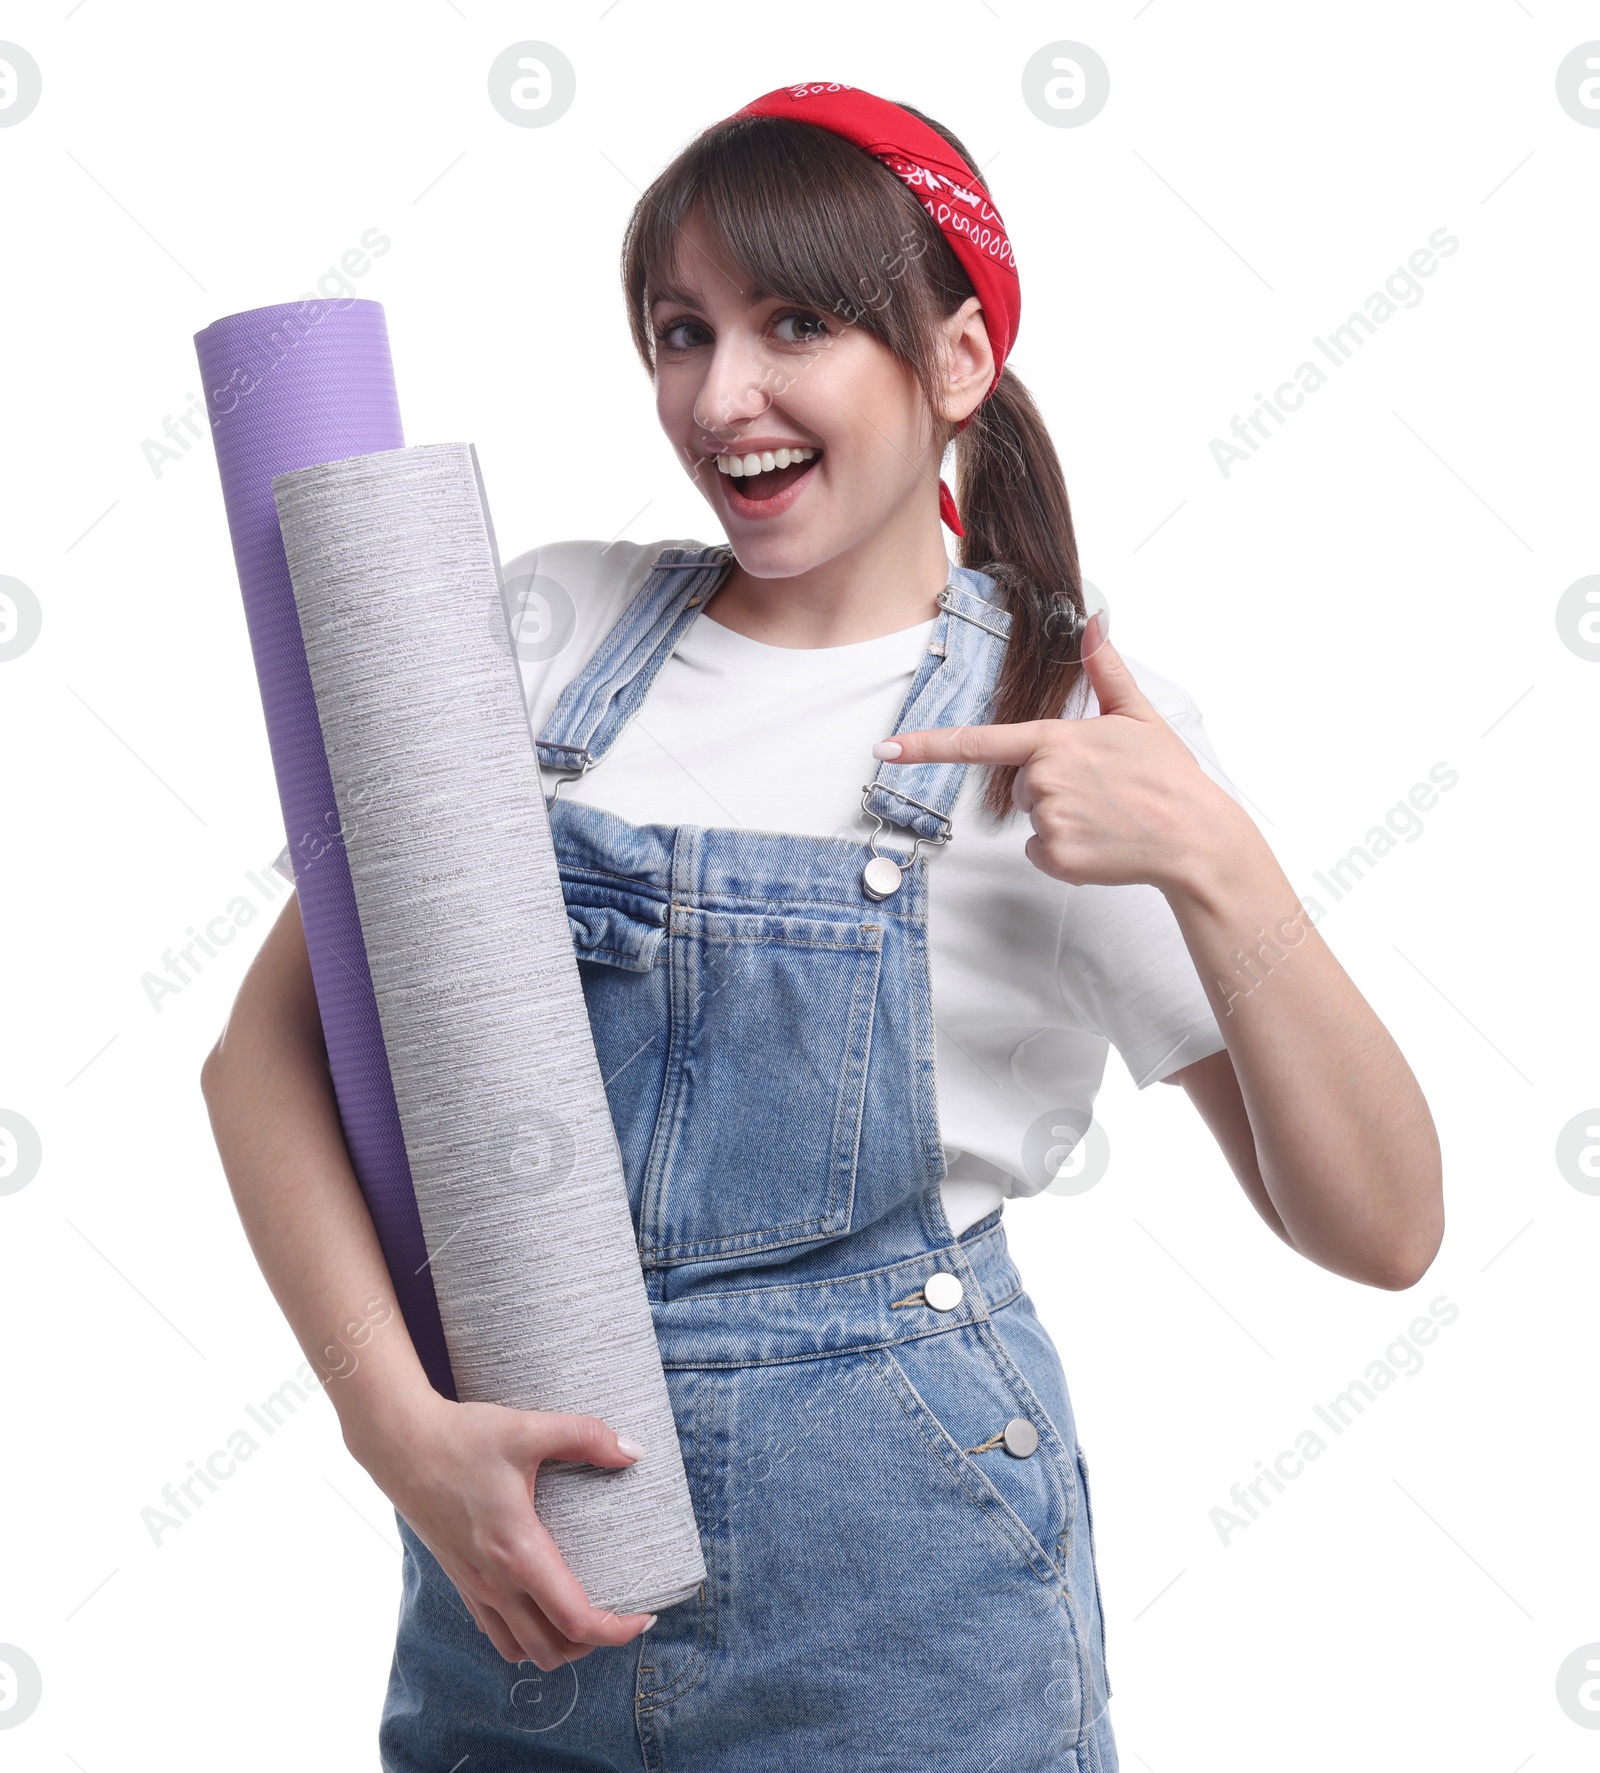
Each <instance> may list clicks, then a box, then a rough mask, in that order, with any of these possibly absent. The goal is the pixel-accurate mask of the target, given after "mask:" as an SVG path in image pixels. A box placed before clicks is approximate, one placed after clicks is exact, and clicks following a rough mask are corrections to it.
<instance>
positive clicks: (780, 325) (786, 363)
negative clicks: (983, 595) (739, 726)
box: [650, 215, 941, 578]
mask: <svg viewBox="0 0 1600 1773" xmlns="http://www.w3.org/2000/svg"><path fill="white" fill-rule="evenodd" d="M680 236H681V241H682V246H681V250H680V252H679V255H678V263H677V266H676V271H675V275H674V276H673V278H672V279H671V282H670V286H669V287H668V288H667V289H666V290H665V291H663V292H661V293H659V294H658V295H657V298H656V300H655V302H654V304H653V306H652V308H651V313H650V319H651V324H652V326H653V329H654V331H655V334H656V412H657V414H658V416H659V418H660V421H661V427H662V429H663V430H664V431H665V432H666V434H667V437H668V438H669V439H670V440H671V442H672V444H673V447H674V448H675V449H676V450H677V451H678V454H679V457H680V459H681V460H682V461H683V463H684V466H685V467H686V468H687V469H688V471H689V474H690V476H691V477H692V478H693V479H694V481H695V483H696V485H697V486H698V487H699V488H700V491H701V493H702V494H703V495H704V497H705V498H706V500H707V502H708V503H709V504H710V505H711V507H712V509H713V510H714V511H715V512H716V513H717V515H718V517H720V518H721V520H722V523H723V526H724V529H725V531H726V534H727V537H728V540H729V542H731V543H732V545H733V549H734V552H735V554H736V555H737V556H738V559H739V564H740V565H741V566H742V567H743V568H744V570H745V571H746V572H748V573H750V574H751V575H752V576H754V577H756V578H789V577H793V576H795V575H797V574H800V573H803V572H806V571H808V570H809V569H811V568H813V567H816V566H820V565H822V564H823V563H824V562H825V561H828V560H831V559H833V558H834V557H835V556H837V555H839V554H842V553H845V552H846V551H848V550H849V549H851V548H853V547H855V546H858V545H859V544H861V543H862V542H864V541H867V540H868V539H870V538H873V537H875V536H878V535H880V534H881V533H882V532H883V531H884V529H885V527H886V526H888V527H889V528H896V527H899V525H900V524H902V523H906V522H915V523H919V524H924V525H927V524H934V525H936V524H937V522H938V498H939V490H938V489H939V457H940V453H941V452H940V447H939V440H938V438H937V436H936V434H935V431H934V427H933V420H932V415H931V414H930V413H929V411H928V407H927V403H926V401H925V400H924V398H923V395H922V390H921V388H920V386H919V384H918V382H917V379H916V377H915V375H914V374H913V373H912V371H911V370H910V369H909V368H908V367H907V366H906V365H905V364H903V363H902V362H901V361H900V359H899V358H897V357H896V356H895V355H894V353H893V352H891V351H890V350H889V349H888V348H887V347H886V346H884V345H882V344H880V343H879V342H878V340H876V339H875V338H873V337H872V336H871V335H870V334H869V333H868V332H867V331H866V329H865V328H864V327H862V326H860V325H854V326H852V325H848V324H846V323H845V322H844V321H843V320H842V319H841V318H840V317H839V316H837V315H833V314H824V313H818V312H815V311H813V310H810V309H806V308H801V307H797V306H796V305H795V304H794V303H792V302H789V301H786V300H785V299H784V298H783V297H781V296H776V295H771V294H768V293H767V292H766V291H763V290H758V289H751V288H750V287H749V279H748V277H747V276H746V274H745V273H744V272H743V271H742V270H741V268H740V267H739V266H737V265H735V264H733V263H732V262H731V261H729V260H728V259H726V258H724V257H723V256H722V254H721V253H720V252H719V251H718V250H717V249H716V248H715V247H714V246H713V244H712V242H711V240H710V238H709V236H708V235H707V234H706V233H705V231H704V229H703V227H702V225H701V223H700V220H699V217H698V215H696V216H692V217H691V218H690V220H689V221H688V222H687V223H686V224H685V226H684V227H683V228H682V229H681V230H680ZM783 450H788V451H789V452H790V454H789V457H788V465H787V466H784V465H782V464H783V463H784V461H785V457H784V456H783V455H782V454H781V453H779V452H781V451H783ZM797 451H798V452H801V453H800V454H799V455H798V456H797V455H796V453H795V452H797ZM806 452H809V453H806ZM735 462H737V464H738V468H739V471H738V472H729V470H730V469H732V468H733V467H734V464H735ZM924 507H925V510H924Z"/></svg>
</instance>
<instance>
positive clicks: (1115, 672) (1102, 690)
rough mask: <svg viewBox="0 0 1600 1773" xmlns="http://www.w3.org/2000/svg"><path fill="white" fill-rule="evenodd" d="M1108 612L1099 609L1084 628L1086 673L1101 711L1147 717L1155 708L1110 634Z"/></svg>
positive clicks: (1145, 718)
mask: <svg viewBox="0 0 1600 1773" xmlns="http://www.w3.org/2000/svg"><path fill="white" fill-rule="evenodd" d="M1107 626H1108V622H1107V617H1106V612H1105V611H1104V610H1103V609H1098V610H1096V611H1095V612H1094V614H1093V615H1092V616H1091V617H1090V618H1089V620H1088V622H1087V624H1086V625H1085V627H1084V630H1083V642H1082V649H1081V654H1080V656H1081V657H1082V659H1083V669H1084V674H1085V675H1086V676H1087V677H1088V679H1089V687H1090V688H1091V689H1092V690H1093V691H1094V699H1095V701H1096V702H1098V703H1099V705H1100V712H1101V713H1102V714H1122V715H1125V716H1127V717H1128V718H1130V719H1133V720H1147V719H1149V718H1150V717H1151V716H1152V715H1153V714H1154V713H1155V710H1154V709H1153V708H1152V707H1151V705H1150V702H1149V700H1148V698H1147V697H1146V696H1145V693H1144V691H1143V690H1141V689H1140V688H1139V686H1138V684H1137V683H1136V682H1135V681H1134V677H1133V673H1132V672H1131V671H1130V670H1129V669H1128V666H1127V663H1126V661H1125V660H1124V659H1123V657H1122V654H1121V653H1119V652H1118V651H1117V649H1116V648H1115V647H1114V646H1113V645H1112V644H1111V642H1110V640H1109V639H1108V638H1107V634H1106V630H1107Z"/></svg>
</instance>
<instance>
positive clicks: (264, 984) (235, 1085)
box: [201, 916, 437, 1448]
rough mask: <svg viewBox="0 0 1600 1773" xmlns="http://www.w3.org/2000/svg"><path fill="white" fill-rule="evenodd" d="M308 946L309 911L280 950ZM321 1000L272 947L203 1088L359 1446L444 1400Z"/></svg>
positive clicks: (241, 1187) (299, 1330) (246, 989)
mask: <svg viewBox="0 0 1600 1773" xmlns="http://www.w3.org/2000/svg"><path fill="white" fill-rule="evenodd" d="M296 938H297V939H298V940H299V941H300V942H301V943H302V944H303V936H300V932H299V921H298V917H297V916H296V917H295V918H294V922H293V929H292V930H289V931H285V930H283V929H282V928H281V927H280V928H279V929H275V930H274V932H273V934H272V935H271V936H269V938H268V943H269V944H273V943H278V944H282V943H284V942H288V941H291V940H292V939H296ZM302 952H303V949H302ZM304 976H305V977H306V978H307V979H308V978H309V969H307V971H306V973H305V975H304ZM308 995H309V992H308V989H307V991H301V990H297V989H295V985H294V979H293V976H292V975H291V976H290V977H288V978H286V977H285V974H284V968H283V966H282V964H281V955H280V956H278V957H277V964H274V957H273V956H270V955H269V954H268V952H267V948H266V947H264V948H263V954H262V956H260V957H258V960H257V963H256V965H255V966H253V967H252V968H251V971H250V973H249V974H247V975H246V978H245V980H244V983H243V985H242V986H241V988H240V991H239V996H238V999H237V1001H236V1002H235V1004H234V1007H233V1010H232V1013H231V1014H230V1016H229V1020H228V1024H227V1027H226V1028H225V1029H224V1031H223V1034H222V1037H221V1038H220V1039H219V1041H218V1042H217V1045H216V1047H215V1048H214V1049H213V1051H212V1053H211V1055H210V1057H209V1058H208V1059H207V1061H206V1064H205V1067H204V1068H203V1070H202V1074H201V1087H202V1090H203V1092H204V1094H205V1099H206V1106H207V1109H208V1111H209V1113H210V1116H211V1125H212V1131H213V1134H214V1136H215V1138H216V1142H217V1149H218V1152H219V1153H220V1155H221V1159H222V1167H223V1171H224V1173H225V1174H226V1176H227V1179H228V1185H229V1187H230V1189H231V1190H232V1193H233V1198H234V1202H235V1205H236V1206H237V1208H238V1211H239V1217H240V1219H241V1221H242V1222H243V1225H244V1229H245V1234H246V1236H247V1237H248V1239H249V1241H250V1247H251V1249H252V1250H253V1251H254V1253H255V1257H256V1260H257V1262H258V1263H259V1264H260V1267H261V1272H262V1274H263V1275H264V1276H265V1278H266V1281H267V1284H268V1286H269V1287H270V1288H271V1289H272V1293H273V1296H274V1297H275V1298H276V1300H277V1302H278V1305H279V1307H280V1308H281V1309H282V1311H283V1314H284V1316H285V1317H286V1318H287V1319H288V1321H289V1325H290V1327H291V1329H292V1330H293V1331H294V1334H295V1337H296V1340H297V1341H298V1342H299V1344H300V1346H301V1348H302V1349H303V1350H304V1351H305V1354H306V1357H307V1359H308V1360H310V1362H311V1363H312V1365H313V1366H314V1367H315V1368H316V1370H317V1373H318V1375H319V1377H321V1378H322V1380H323V1381H324V1385H325V1389H326V1391H327V1395H328V1397H329V1399H330V1401H331V1402H332V1404H333V1406H334V1409H335V1410H336V1411H337V1413H338V1415H339V1419H340V1425H341V1427H342V1429H343V1431H344V1436H345V1440H346V1442H347V1444H349V1445H351V1446H352V1448H357V1447H365V1446H368V1445H372V1444H375V1443H377V1442H379V1441H382V1440H385V1439H393V1438H394V1436H395V1433H396V1432H397V1424H398V1422H399V1420H400V1419H401V1418H403V1417H404V1415H405V1413H406V1411H407V1410H408V1409H409V1408H415V1407H419V1406H421V1405H423V1404H424V1403H425V1402H426V1400H427V1399H428V1398H434V1397H436V1396H437V1394H436V1393H434V1392H433V1391H432V1387H431V1385H430V1384H429V1381H428V1378H427V1375H426V1374H425V1373H424V1371H423V1369H422V1364H421V1362H420V1361H419V1360H418V1358H417V1354H416V1350H415V1348H414V1347H413V1345H412V1342H411V1338H410V1335H409V1334H408V1332H407V1330H406V1326H405V1320H404V1318H403V1317H402V1316H401V1313H400V1309H399V1305H398V1302H397V1300H396V1298H395V1292H394V1286H393V1283H392V1281H391V1280H390V1277H389V1271H388V1267H387V1265H386V1263H385V1261H384V1257H383V1252H382V1249H381V1247H380V1246H379V1243H378V1238H377V1233H376V1231H375V1230H374V1229H373V1224H372V1219H371V1216H370V1214H369V1213H368V1211H367V1206H366V1202H365V1201H364V1199H363V1198H362V1195H361V1190H360V1186H359V1184H358V1183H357V1181H356V1177H355V1172H354V1170H353V1169H352V1168H351V1165H350V1158H349V1154H348V1151H347V1149H346V1147H345V1143H344V1137H343V1133H342V1131H341V1128H340V1124H339V1116H338V1109H337V1106H336V1102H335V1098H334V1093H333V1085H332V1080H331V1078H330V1077H329V1074H328V1067H327V1058H326V1053H325V1051H324V1048H323V1044H322V1038H321V1028H320V1023H319V1022H318V1021H317V1020H316V1017H315V1000H314V997H310V998H309V1002H308V1001H307V997H308Z"/></svg>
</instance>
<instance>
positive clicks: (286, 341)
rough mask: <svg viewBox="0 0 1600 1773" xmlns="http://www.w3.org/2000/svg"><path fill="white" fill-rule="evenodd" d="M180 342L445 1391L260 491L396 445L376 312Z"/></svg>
mask: <svg viewBox="0 0 1600 1773" xmlns="http://www.w3.org/2000/svg"><path fill="white" fill-rule="evenodd" d="M194 342H195V349H196V351H197V352H198V353H199V357H200V373H201V375H202V376H203V377H204V378H205V389H206V394H205V398H206V403H207V407H208V410H209V411H210V414H211V437H212V441H213V442H214V443H215V445H216V450H217V466H218V469H219V470H220V472H221V476H222V498H223V503H224V504H225V506H226V507H227V513H228V528H229V529H230V531H231V532H232V534H233V557H234V561H235V563H236V564H237V566H238V570H239V587H240V589H241V590H242V591H243V593H244V610H245V620H246V623H247V624H248V627H249V630H250V646H251V650H252V651H253V652H254V654H255V665H256V676H257V678H258V679H259V681H260V685H261V704H262V708H263V709H264V710H265V713H266V719H267V738H268V741H269V743H270V745H271V749H272V764H273V769H274V771H275V773H276V775H277V778H278V798H279V801H280V802H281V804H282V807H283V818H284V828H285V830H286V831H287V833H288V838H289V857H290V860H291V862H292V863H293V865H294V871H295V887H296V890H297V892H298V893H299V897H300V917H301V921H302V923H303V924H304V926H305V932H306V946H307V948H308V950H309V951H310V955H311V972H312V977H313V978H314V980H315V981H316V988H317V1006H318V1009H319V1010H320V1011H321V1014H322V1028H323V1034H324V1036H325V1038H326V1040H327V1045H328V1063H329V1068H330V1070H331V1071H332V1073H333V1083H334V1089H335V1091H336V1093H337V1095H338V1100H339V1117H340V1120H341V1121H342V1122H343V1125H344V1136H345V1143H346V1144H347V1145H348V1147H349V1149H350V1159H351V1163H352V1164H353V1166H354V1168H355V1172H356V1176H357V1179H358V1180H359V1181H360V1183H361V1191H362V1193H363V1195H364V1196H365V1197H366V1202H367V1208H368V1210H369V1211H370V1213H371V1214H372V1220H373V1224H374V1225H375V1226H376V1228H377V1232H378V1241H379V1243H380V1244H381V1245H382V1246H383V1254H384V1259H385V1261H386V1262H387V1263H388V1265H389V1274H390V1278H391V1279H392V1280H393V1282H394V1288H395V1294H396V1297H397V1298H398V1300H399V1303H400V1309H401V1311H402V1313H403V1314H404V1317H405V1320H406V1325H407V1328H408V1329H409V1330H410V1332H411V1339H412V1341H413V1342H414V1343H415V1344H416V1349H417V1354H418V1356H419V1357H420V1358H421V1361H422V1365H423V1367H424V1369H425V1370H426V1372H427V1375H428V1377H429V1379H430V1380H431V1381H432V1382H433V1386H434V1389H435V1390H437V1391H439V1392H442V1393H443V1394H444V1396H446V1397H448V1398H454V1397H455V1396H456V1390H455V1382H454V1380H453V1378H452V1376H451V1372H450V1359H449V1355H448V1353H447V1352H446V1349H445V1340H444V1330H443V1328H442V1326H441V1324H440V1321H439V1306H438V1301H437V1299H436V1298H435V1296H434V1289H433V1280H432V1273H431V1270H430V1269H429V1267H428V1250H427V1245H426V1244H425V1243H424V1241H423V1236H422V1221H421V1219H420V1217H419V1216H418V1213H417V1200H416V1195H415V1193H414V1192H413V1189H412V1182H411V1170H410V1166H409V1164H408V1163H407V1161H406V1148H405V1141H404V1139H403V1138H402V1136H401V1131H400V1116H399V1112H398V1110H397V1109H396V1107H395V1098H394V1086H393V1084H392V1082H391V1080H390V1076H389V1061H388V1057H387V1055H386V1054H385V1051H384V1045H383V1032H382V1029H381V1027H380V1025H379V1022H378V1006H377V1002H376V999H375V998H374V996H373V992H372V975H371V972H370V971H369V969H368V966H367V953H366V949H365V947H364V946H363V943H362V939H361V923H360V919H359V918H358V916H357V914H356V900H355V892H354V889H353V888H352V886H351V884H350V866H349V861H348V859H347V857H346V855H345V848H344V838H345V832H344V831H343V830H342V829H341V826H340V822H339V814H338V810H337V808H336V806H335V803H334V797H333V781H332V778H331V777H330V775H329V773H328V758H327V754H326V752H325V751H324V749H323V744H322V727H321V724H320V722H319V721H318V718H317V705H316V700H315V698H314V696H313V694H312V690H311V673H310V670H309V668H308V667H307V664H306V654H305V647H304V646H303V644H302V643H301V638H300V619H299V616H298V614H297V613H296V609H295V599H294V588H293V586H292V585H291V584H290V582H289V567H288V563H287V561H286V560H285V558H284V551H283V537H282V534H281V532H280V531H279V528H278V508H277V505H276V503H275V502H274V499H273V495H272V477H273V476H274V475H275V474H286V473H288V472H289V471H290V470H291V469H293V468H310V467H315V466H317V465H318V464H320V463H323V462H333V461H342V460H344V459H345V458H346V457H348V456H361V455H372V454H374V453H376V452H377V451H380V450H390V449H401V448H403V447H404V446H405V437H404V436H403V434H402V432H401V429H400V408H399V403H398V401H397V399H396V397H395V386H394V370H393V367H392V366H391V363H390V360H389V335H388V331H387V329H386V327H385V325H384V319H383V309H382V307H381V306H380V305H379V304H378V303H377V302H364V301H357V300H354V299H351V298H339V299H336V300H332V301H301V302H286V303H284V304H282V305H281V306H278V307H273V308H255V309H252V310H251V311H250V312H248V313H245V314H230V315H229V316H228V317H227V318H226V319H224V320H218V321H216V322H214V323H213V324H212V325H211V326H208V327H207V328H206V329H205V331H204V332H200V333H196V334H195V341H194ZM351 1305H352V1308H355V1307H357V1306H358V1305H359V1301H355V1300H352V1301H351Z"/></svg>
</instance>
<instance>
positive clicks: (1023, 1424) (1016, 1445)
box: [1005, 1416, 1039, 1459]
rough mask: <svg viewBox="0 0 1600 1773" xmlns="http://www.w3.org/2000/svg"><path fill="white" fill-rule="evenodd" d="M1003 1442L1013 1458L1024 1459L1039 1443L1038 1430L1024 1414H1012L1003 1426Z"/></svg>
mask: <svg viewBox="0 0 1600 1773" xmlns="http://www.w3.org/2000/svg"><path fill="white" fill-rule="evenodd" d="M1005 1444H1006V1451H1007V1452H1008V1453H1009V1454H1010V1455H1011V1457H1012V1458H1013V1459H1026V1458H1027V1457H1028V1455H1029V1454H1030V1453H1031V1452H1032V1451H1033V1450H1034V1448H1035V1447H1037V1446H1038V1444H1039V1431H1038V1429H1037V1428H1035V1427H1034V1426H1033V1424H1032V1423H1031V1422H1030V1421H1029V1420H1028V1418H1027V1417H1026V1416H1013V1417H1012V1418H1011V1420H1010V1421H1009V1422H1008V1423H1007V1424H1006V1426H1005Z"/></svg>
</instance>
